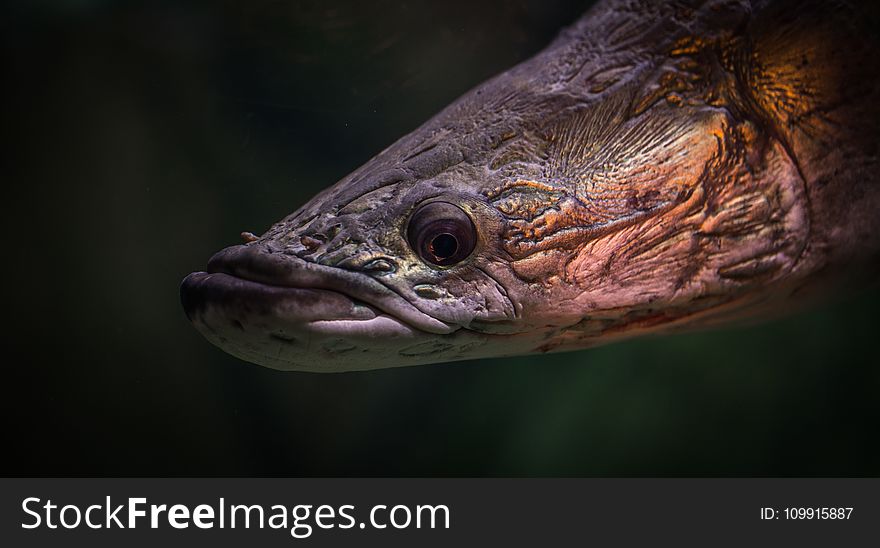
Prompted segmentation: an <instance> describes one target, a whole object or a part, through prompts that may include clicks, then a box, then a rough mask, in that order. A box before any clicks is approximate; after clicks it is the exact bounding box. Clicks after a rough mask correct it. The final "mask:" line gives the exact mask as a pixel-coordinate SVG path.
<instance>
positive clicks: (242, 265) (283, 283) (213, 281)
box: [180, 244, 457, 334]
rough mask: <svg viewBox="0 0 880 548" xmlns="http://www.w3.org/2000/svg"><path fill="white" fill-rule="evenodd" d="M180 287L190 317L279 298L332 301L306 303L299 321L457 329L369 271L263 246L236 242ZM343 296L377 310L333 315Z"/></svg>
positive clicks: (354, 304) (444, 331)
mask: <svg viewBox="0 0 880 548" xmlns="http://www.w3.org/2000/svg"><path fill="white" fill-rule="evenodd" d="M218 276H226V277H227V278H223V277H218ZM180 290H181V303H182V304H183V307H184V310H185V311H186V314H187V317H188V318H189V319H190V321H193V319H194V316H195V315H196V314H197V313H198V311H199V309H201V308H203V307H205V306H206V305H207V304H208V303H209V302H210V301H211V300H216V299H221V300H224V301H225V302H226V303H227V304H228V303H229V302H230V300H232V301H235V302H236V303H237V305H238V306H250V307H255V306H256V307H260V306H263V307H266V306H268V305H267V304H266V302H267V301H272V300H273V298H274V299H275V301H273V302H274V303H276V304H277V301H282V302H286V303H293V304H296V303H297V302H299V303H303V302H306V303H308V302H311V303H312V304H314V303H318V304H324V305H327V306H325V307H324V308H323V309H320V310H306V309H303V307H300V308H301V310H299V311H298V312H296V313H295V314H294V315H295V316H297V321H299V322H320V321H322V320H324V321H326V320H355V321H358V320H369V319H373V318H375V317H376V316H377V315H387V316H390V317H392V318H393V319H395V320H398V321H399V322H401V323H402V324H405V325H408V326H409V327H412V328H414V329H416V330H419V331H423V332H426V333H433V334H448V333H451V332H453V331H455V330H456V329H457V327H456V326H453V325H450V324H447V323H445V322H442V321H440V320H437V319H436V318H433V317H432V316H429V315H428V314H425V313H424V312H422V311H420V310H419V309H418V308H416V307H415V306H413V305H412V304H411V303H410V302H409V301H407V300H406V299H404V298H403V297H401V296H400V295H398V294H397V293H395V292H393V291H391V290H390V289H388V288H387V287H386V286H384V285H382V284H381V283H379V282H377V281H376V280H374V279H373V278H371V277H369V276H368V275H366V274H362V273H358V272H353V271H349V270H344V269H340V268H334V267H329V266H324V265H319V264H316V263H312V262H308V261H305V260H303V259H301V258H299V257H296V256H292V255H287V254H284V253H280V252H276V251H274V250H271V249H269V248H268V247H266V246H262V245H254V244H250V245H236V246H232V247H227V248H225V249H222V250H220V251H219V252H217V253H215V254H214V256H213V257H211V259H210V260H209V261H208V265H207V272H194V273H192V274H190V275H189V276H187V277H186V278H185V279H184V280H183V282H182V283H181V288H180ZM342 299H345V300H347V301H348V302H349V303H350V304H351V306H352V307H357V306H358V305H365V306H362V308H364V309H372V310H373V313H372V315H368V314H365V313H364V311H363V310H361V311H360V313H356V312H352V313H351V314H347V313H337V314H333V312H334V311H335V312H338V311H339V310H340V308H338V307H340V306H343V303H344V301H343V300H342ZM322 300H323V301H322ZM334 306H335V307H337V308H336V309H335V310H334V309H333V307H334ZM352 310H355V308H352ZM264 312H269V311H264ZM321 312H324V313H326V312H330V316H331V317H321V316H320V315H316V314H315V313H321ZM383 313H384V314H383Z"/></svg>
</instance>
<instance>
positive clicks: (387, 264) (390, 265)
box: [361, 259, 397, 272]
mask: <svg viewBox="0 0 880 548" xmlns="http://www.w3.org/2000/svg"><path fill="white" fill-rule="evenodd" d="M361 269H362V270H367V271H369V272H394V271H395V270H397V266H396V265H395V264H394V262H393V261H390V260H388V259H373V260H372V261H370V262H368V263H366V264H365V265H364V266H362V267H361Z"/></svg>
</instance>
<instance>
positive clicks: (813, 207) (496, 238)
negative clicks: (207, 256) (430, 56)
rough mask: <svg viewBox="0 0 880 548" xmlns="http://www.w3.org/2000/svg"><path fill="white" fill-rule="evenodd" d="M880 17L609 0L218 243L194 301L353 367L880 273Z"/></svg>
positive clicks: (855, 10)
mask: <svg viewBox="0 0 880 548" xmlns="http://www.w3.org/2000/svg"><path fill="white" fill-rule="evenodd" d="M875 15H876V14H875V13H872V12H871V10H870V9H869V8H862V7H859V6H857V5H856V6H854V5H852V4H845V3H842V2H841V3H838V2H786V1H780V2H772V1H765V2H761V1H753V2H749V1H708V2H647V1H644V2H639V1H614V0H610V1H605V2H600V3H598V4H597V5H596V6H595V7H593V8H592V9H591V10H590V11H589V12H588V13H587V14H585V15H584V17H583V18H582V19H581V20H579V21H578V22H576V23H575V24H574V25H573V26H571V27H570V28H568V29H566V30H565V31H563V32H562V33H561V35H560V36H559V37H558V38H557V39H556V40H555V41H554V42H553V43H552V44H550V45H549V46H548V47H547V48H546V49H545V50H544V51H542V52H540V53H539V54H537V55H536V56H535V57H533V58H532V59H530V60H528V61H526V62H524V63H522V64H520V65H517V66H516V67H514V68H512V69H510V70H508V71H506V72H504V73H502V74H500V75H498V76H497V77H495V78H493V79H491V80H489V81H487V82H485V83H483V84H481V85H479V86H477V87H476V88H474V89H473V90H471V91H470V92H469V93H467V94H465V95H464V96H463V97H461V98H460V99H458V100H457V101H455V102H453V103H452V104H451V105H449V106H448V107H447V108H446V109H444V110H443V111H442V112H440V113H439V114H437V115H436V116H435V117H433V118H432V119H431V120H429V121H428V122H426V123H425V124H424V125H423V126H421V127H420V128H418V129H416V130H415V131H414V132H412V133H411V134H409V135H407V136H405V137H403V138H401V139H400V140H399V141H397V142H396V143H394V144H393V145H391V146H390V147H388V148H387V149H386V150H384V151H382V152H381V153H379V154H378V155H377V156H376V157H375V158H373V159H372V160H370V161H369V162H367V163H366V164H365V165H363V166H362V167H360V168H359V169H357V170H356V171H354V172H353V173H351V174H350V175H348V176H347V177H345V178H344V179H343V180H341V181H339V182H338V183H336V184H335V185H333V186H331V187H330V188H328V189H326V190H324V191H323V192H321V193H320V194H318V195H317V196H315V197H314V198H313V199H312V200H311V201H310V202H308V203H307V204H305V205H304V206H303V207H301V208H300V209H299V210H297V211H295V212H294V213H292V214H291V215H289V216H287V217H286V218H284V219H283V220H281V221H279V222H278V223H276V224H275V225H273V226H272V227H271V228H270V229H269V230H268V231H267V232H266V233H265V234H263V235H261V236H259V237H255V236H253V235H249V237H248V238H247V239H246V240H247V243H245V244H243V245H237V246H232V247H229V248H226V249H224V250H222V251H220V252H219V253H217V254H215V255H214V256H213V257H212V258H211V260H210V261H209V263H208V267H207V271H206V272H196V273H193V274H191V275H189V276H188V277H187V278H186V279H185V280H184V282H183V284H182V286H181V295H182V300H183V305H184V308H185V310H186V312H187V315H188V317H189V318H190V320H191V321H192V322H193V324H194V325H195V326H196V327H197V328H198V329H199V331H200V332H202V334H203V335H204V336H205V337H206V338H207V339H208V340H210V341H211V342H212V343H214V344H216V345H217V346H219V347H220V348H222V349H224V350H226V351H227V352H229V353H231V354H233V355H235V356H238V357H240V358H242V359H244V360H247V361H250V362H254V363H258V364H261V365H265V366H268V367H272V368H276V369H285V370H302V371H350V370H363V369H376V368H383V367H392V366H400V365H414V364H424V363H433V362H445V361H454V360H463V359H472V358H480V357H495V356H510V355H518V354H526V353H536V352H550V351H562V350H573V349H579V348H586V347H590V346H595V345H597V344H603V343H607V342H610V341H615V340H620V339H623V338H629V337H633V336H637V335H641V334H646V333H667V332H673V331H680V330H686V329H695V328H704V327H707V326H714V325H720V324H724V323H727V322H731V321H735V320H742V319H748V318H754V317H765V316H767V315H770V314H776V313H777V312H778V311H779V310H783V309H788V308H791V307H792V306H793V305H797V304H798V303H799V302H800V301H802V300H804V299H806V298H807V296H808V295H810V294H812V293H816V292H821V291H824V289H825V288H826V287H827V286H834V285H835V284H836V285H840V284H842V283H850V282H849V280H852V279H857V280H863V279H864V280H870V279H871V278H872V277H873V276H874V275H875V274H876V271H877V264H878V254H880V237H878V231H880V222H878V212H880V188H878V184H880V181H878V176H877V168H878V165H877V163H878V162H877V157H878V152H877V143H878V139H880V116H878V114H880V112H878V110H880V106H878V105H880V91H878V74H880V63H878V59H877V51H878V50H877V48H876V45H877V43H876V42H877V40H876V38H875V36H874V33H873V31H872V30H871V24H872V23H871V21H872V20H875V19H872V17H874V16H875ZM854 272H855V273H860V274H861V275H859V276H855V277H854V276H853V273H854Z"/></svg>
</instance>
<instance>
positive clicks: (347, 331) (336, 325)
mask: <svg viewBox="0 0 880 548" xmlns="http://www.w3.org/2000/svg"><path fill="white" fill-rule="evenodd" d="M181 301H182V302H183V306H184V309H185V311H186V314H187V317H188V318H189V319H190V321H191V322H192V323H193V325H194V326H195V327H196V329H198V330H199V332H201V333H202V335H203V336H204V337H205V338H206V339H208V340H209V341H210V342H211V343H213V344H214V345H216V346H218V347H220V348H221V349H223V350H224V351H226V352H228V353H230V354H232V355H234V356H236V357H239V358H241V359H244V360H246V361H249V362H253V363H257V364H259V365H263V366H266V367H271V368H273V369H283V370H299V371H354V370H359V369H376V368H381V367H392V366H396V365H406V364H405V363H400V362H401V359H400V352H401V351H406V348H408V347H411V346H412V345H413V344H416V345H417V344H419V343H420V342H424V341H425V340H427V339H432V338H434V336H433V335H430V334H424V333H422V332H420V331H418V330H416V329H414V328H412V327H410V326H409V325H407V324H405V323H404V322H402V321H400V320H398V319H396V318H394V317H392V316H390V315H388V314H385V313H382V312H380V311H378V310H377V309H375V308H373V307H370V306H368V305H365V304H362V303H358V302H357V301H355V300H353V299H351V298H349V297H347V296H345V295H343V294H341V293H338V292H334V291H328V290H323V289H308V288H292V287H278V286H271V285H266V284H262V283H259V282H253V281H248V280H244V279H241V278H237V277H235V276H231V275H228V274H224V273H206V272H196V273H193V274H190V275H189V276H187V278H186V279H185V280H184V281H183V283H182V284H181ZM427 361H430V360H427ZM427 361H425V362H422V363H426V362H427Z"/></svg>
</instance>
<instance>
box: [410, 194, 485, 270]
mask: <svg viewBox="0 0 880 548" xmlns="http://www.w3.org/2000/svg"><path fill="white" fill-rule="evenodd" d="M406 236H407V239H408V240H409V245H410V246H411V247H412V248H413V250H414V251H415V252H416V253H417V254H418V255H419V257H421V259H422V260H423V261H426V262H428V263H431V264H433V265H436V266H450V265H454V264H457V263H460V262H461V261H463V260H465V259H467V258H468V257H469V256H470V254H471V253H472V252H473V251H474V247H476V245H477V229H476V227H475V226H474V222H473V221H472V220H471V218H470V217H469V216H468V214H467V213H465V212H464V211H462V209H461V208H460V207H458V206H455V205H453V204H450V203H448V202H431V203H428V204H425V205H423V206H422V207H420V208H419V209H418V210H416V212H415V213H414V214H413V216H412V217H411V218H410V220H409V226H408V227H407V230H406Z"/></svg>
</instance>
